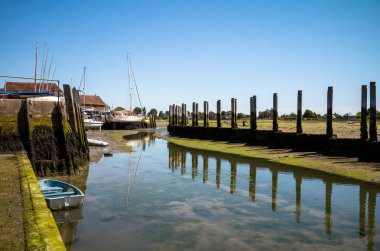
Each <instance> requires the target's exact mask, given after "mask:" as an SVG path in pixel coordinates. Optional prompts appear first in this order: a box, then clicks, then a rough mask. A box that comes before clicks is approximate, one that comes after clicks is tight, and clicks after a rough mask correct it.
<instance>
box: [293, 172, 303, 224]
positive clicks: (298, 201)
mask: <svg viewBox="0 0 380 251" xmlns="http://www.w3.org/2000/svg"><path fill="white" fill-rule="evenodd" d="M294 179H295V181H296V211H295V212H294V214H295V217H296V221H297V223H300V222H301V184H302V177H301V176H299V175H296V174H294Z"/></svg>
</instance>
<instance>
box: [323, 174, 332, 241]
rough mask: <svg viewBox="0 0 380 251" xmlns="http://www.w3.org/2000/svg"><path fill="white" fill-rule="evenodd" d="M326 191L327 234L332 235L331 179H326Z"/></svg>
mask: <svg viewBox="0 0 380 251" xmlns="http://www.w3.org/2000/svg"><path fill="white" fill-rule="evenodd" d="M325 185H326V192H325V202H326V204H325V226H326V234H328V235H330V234H331V233H332V229H331V194H332V183H331V181H325Z"/></svg>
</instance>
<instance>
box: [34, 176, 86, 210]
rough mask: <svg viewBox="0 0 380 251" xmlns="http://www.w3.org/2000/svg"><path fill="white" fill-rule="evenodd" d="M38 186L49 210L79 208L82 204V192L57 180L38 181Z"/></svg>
mask: <svg viewBox="0 0 380 251" xmlns="http://www.w3.org/2000/svg"><path fill="white" fill-rule="evenodd" d="M38 183H39V185H40V187H41V191H42V193H43V195H44V197H45V201H46V204H47V206H48V208H50V209H51V210H62V209H69V208H76V207H80V206H82V204H83V200H84V194H83V192H82V191H81V190H80V189H79V188H77V187H76V186H73V185H71V184H69V183H66V182H63V181H59V180H47V179H44V180H40V181H39V182H38Z"/></svg>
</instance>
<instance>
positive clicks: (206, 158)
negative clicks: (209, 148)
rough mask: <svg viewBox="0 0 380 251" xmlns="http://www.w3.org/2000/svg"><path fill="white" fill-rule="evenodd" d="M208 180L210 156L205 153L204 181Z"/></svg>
mask: <svg viewBox="0 0 380 251" xmlns="http://www.w3.org/2000/svg"><path fill="white" fill-rule="evenodd" d="M207 181H208V157H207V156H206V155H203V183H207Z"/></svg>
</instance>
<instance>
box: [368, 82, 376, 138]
mask: <svg viewBox="0 0 380 251" xmlns="http://www.w3.org/2000/svg"><path fill="white" fill-rule="evenodd" d="M369 98H370V100H369V139H370V140H371V141H377V126H376V82H371V83H370V87H369Z"/></svg>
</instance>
